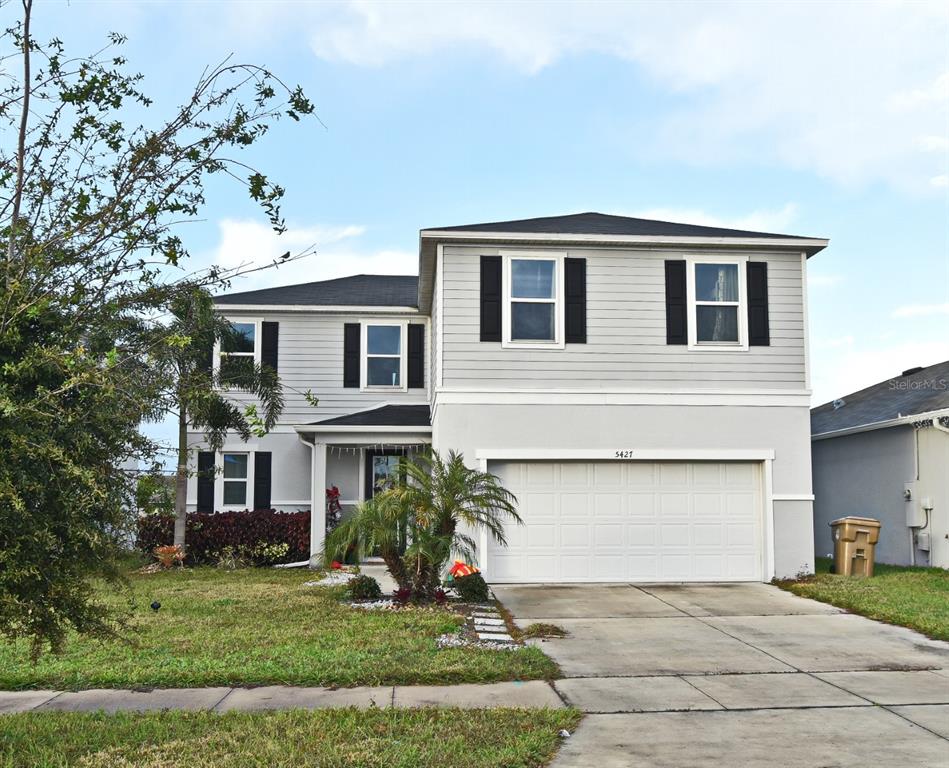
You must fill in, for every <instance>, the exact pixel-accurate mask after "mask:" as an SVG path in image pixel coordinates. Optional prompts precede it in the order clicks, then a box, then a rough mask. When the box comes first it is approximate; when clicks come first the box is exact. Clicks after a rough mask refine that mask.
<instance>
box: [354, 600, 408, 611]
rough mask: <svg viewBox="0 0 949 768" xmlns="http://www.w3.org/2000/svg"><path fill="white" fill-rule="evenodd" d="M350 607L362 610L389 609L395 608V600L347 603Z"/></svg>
mask: <svg viewBox="0 0 949 768" xmlns="http://www.w3.org/2000/svg"><path fill="white" fill-rule="evenodd" d="M347 605H349V607H350V608H362V609H363V610H364V611H391V610H393V609H394V608H397V607H398V605H397V604H396V602H395V600H387V599H382V600H367V601H363V602H361V603H347Z"/></svg>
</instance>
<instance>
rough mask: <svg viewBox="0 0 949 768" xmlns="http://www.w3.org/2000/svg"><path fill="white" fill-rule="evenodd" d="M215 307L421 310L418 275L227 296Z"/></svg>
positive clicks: (329, 282)
mask: <svg viewBox="0 0 949 768" xmlns="http://www.w3.org/2000/svg"><path fill="white" fill-rule="evenodd" d="M214 303H215V304H218V305H221V306H228V305H242V306H243V305H260V306H287V305H294V306H308V307H320V306H327V307H413V308H414V307H417V306H418V277H416V276H415V275H353V276H352V277H339V278H336V279H335V280H320V281H318V282H315V283H301V284H299V285H284V286H280V287H278V288H262V289H260V290H257V291H243V292H240V293H225V294H223V295H221V296H215V297H214Z"/></svg>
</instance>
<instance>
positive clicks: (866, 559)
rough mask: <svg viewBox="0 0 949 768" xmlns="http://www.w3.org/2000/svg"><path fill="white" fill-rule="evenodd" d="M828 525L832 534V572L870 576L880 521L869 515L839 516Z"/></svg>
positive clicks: (878, 537) (878, 536)
mask: <svg viewBox="0 0 949 768" xmlns="http://www.w3.org/2000/svg"><path fill="white" fill-rule="evenodd" d="M830 527H831V530H832V531H833V534H834V573H839V574H842V575H844V576H872V575H873V555H874V550H875V549H876V543H877V541H878V540H879V539H880V521H879V520H874V519H873V518H870V517H841V518H840V519H839V520H834V521H832V522H831V524H830Z"/></svg>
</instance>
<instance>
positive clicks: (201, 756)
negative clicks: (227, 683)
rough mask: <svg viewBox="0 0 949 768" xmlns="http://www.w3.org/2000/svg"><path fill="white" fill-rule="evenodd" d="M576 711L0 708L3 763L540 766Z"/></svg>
mask: <svg viewBox="0 0 949 768" xmlns="http://www.w3.org/2000/svg"><path fill="white" fill-rule="evenodd" d="M579 721H580V714H579V713H577V712H576V711H573V710H543V709H538V710H518V709H487V710H464V711H460V710H450V709H446V710H436V709H415V710H395V711H393V710H380V709H375V710H357V709H333V710H316V711H312V712H307V711H303V710H291V711H286V712H267V713H260V712H230V713H228V714H225V715H217V714H213V713H210V712H155V713H147V714H132V713H121V714H116V715H106V714H102V713H94V714H89V713H76V712H68V713H67V712H42V713H27V714H20V715H0V732H2V733H3V737H2V738H0V766H2V768H27V766H30V767H31V768H32V766H48V767H49V768H58V767H59V766H73V765H81V766H83V768H132V767H133V766H134V767H135V768H208V767H210V766H215V768H249V767H250V766H254V767H255V768H256V767H257V766H260V767H261V768H262V767H263V766H268V767H269V766H280V767H284V766H286V768H290V767H291V766H292V767H293V768H297V766H301V765H310V766H334V768H346V767H347V766H352V767H353V768H355V767H356V766H358V767H359V768H373V767H374V766H389V767H392V768H403V767H404V768H409V767H410V766H412V767H414V766H419V767H420V768H427V767H428V766H431V768H436V767H437V768H456V767H457V768H469V767H470V766H473V765H476V766H498V767H499V768H500V766H505V767H506V768H507V767H510V768H513V767H514V766H524V767H525V768H526V767H527V766H542V765H546V764H547V762H548V761H549V760H550V759H551V757H552V756H553V754H554V752H555V751H556V750H557V747H558V744H559V741H560V739H559V737H558V735H557V732H558V730H559V729H561V728H567V729H568V730H570V731H573V729H574V728H575V727H576V725H577V723H578V722H579Z"/></svg>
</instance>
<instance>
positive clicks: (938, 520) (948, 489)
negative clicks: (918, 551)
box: [915, 427, 949, 568]
mask: <svg viewBox="0 0 949 768" xmlns="http://www.w3.org/2000/svg"><path fill="white" fill-rule="evenodd" d="M916 435H917V439H918V440H919V481H918V482H917V483H916V492H915V497H916V498H915V503H917V504H918V503H920V500H922V499H924V498H929V500H930V501H931V502H932V505H933V511H932V513H931V514H930V523H929V529H928V531H929V533H930V542H931V543H930V551H929V559H928V560H927V559H921V560H917V562H919V563H926V562H928V563H929V564H930V565H935V566H937V567H939V568H949V434H947V433H945V432H941V431H939V430H938V429H934V428H933V427H926V428H924V429H920V430H919V431H918V432H917V433H916Z"/></svg>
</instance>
